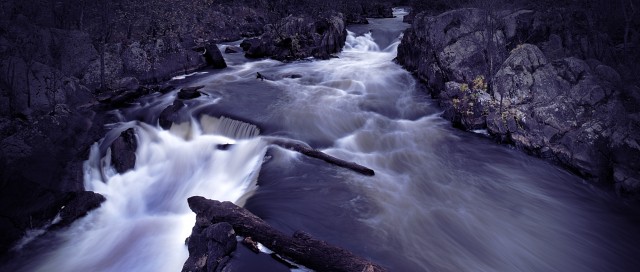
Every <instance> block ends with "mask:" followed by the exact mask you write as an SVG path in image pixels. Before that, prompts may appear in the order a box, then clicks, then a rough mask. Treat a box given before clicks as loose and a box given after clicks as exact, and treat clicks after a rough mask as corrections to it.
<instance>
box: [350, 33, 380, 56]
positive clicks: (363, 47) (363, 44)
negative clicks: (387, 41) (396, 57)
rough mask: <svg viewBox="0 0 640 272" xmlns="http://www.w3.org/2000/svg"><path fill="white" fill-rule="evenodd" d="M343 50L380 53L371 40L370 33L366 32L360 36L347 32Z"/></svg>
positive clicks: (376, 45)
mask: <svg viewBox="0 0 640 272" xmlns="http://www.w3.org/2000/svg"><path fill="white" fill-rule="evenodd" d="M344 50H345V51H347V50H353V51H380V47H379V46H378V44H377V43H376V42H375V41H374V40H373V37H372V36H371V32H367V33H365V34H364V35H362V36H356V34H355V33H353V32H351V31H348V30H347V40H346V41H345V45H344Z"/></svg>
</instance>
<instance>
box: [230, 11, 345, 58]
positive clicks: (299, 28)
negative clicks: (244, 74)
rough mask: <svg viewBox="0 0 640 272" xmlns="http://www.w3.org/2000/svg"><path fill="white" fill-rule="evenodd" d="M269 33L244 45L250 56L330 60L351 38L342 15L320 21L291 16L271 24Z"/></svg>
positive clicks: (331, 15)
mask: <svg viewBox="0 0 640 272" xmlns="http://www.w3.org/2000/svg"><path fill="white" fill-rule="evenodd" d="M265 30H266V31H265V33H264V34H263V35H262V36H261V37H260V38H254V39H248V40H245V41H244V42H243V43H242V44H241V47H242V48H243V49H244V50H245V51H246V54H245V55H246V56H247V57H249V58H260V57H271V58H273V59H277V60H295V59H302V58H307V57H315V58H320V59H327V58H329V57H330V56H331V54H334V53H337V52H339V51H340V50H341V49H342V47H343V46H344V43H345V40H346V37H347V32H346V27H345V19H344V17H343V16H342V14H329V15H324V16H320V18H316V19H314V18H312V17H311V16H308V15H301V16H288V17H286V18H283V19H281V20H280V21H279V22H278V23H276V24H272V25H267V26H266V27H265Z"/></svg>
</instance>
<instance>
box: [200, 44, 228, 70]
mask: <svg viewBox="0 0 640 272" xmlns="http://www.w3.org/2000/svg"><path fill="white" fill-rule="evenodd" d="M203 56H204V59H205V61H206V63H207V65H209V66H211V67H213V68H216V69H222V68H227V63H226V62H225V61H224V57H222V53H220V49H219V48H218V46H217V45H215V44H211V45H207V46H206V47H205V52H204V54H203Z"/></svg>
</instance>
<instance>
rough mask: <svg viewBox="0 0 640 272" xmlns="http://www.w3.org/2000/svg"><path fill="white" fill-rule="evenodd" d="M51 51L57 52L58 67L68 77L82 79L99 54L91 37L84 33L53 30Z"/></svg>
mask: <svg viewBox="0 0 640 272" xmlns="http://www.w3.org/2000/svg"><path fill="white" fill-rule="evenodd" d="M51 38H52V44H51V45H50V46H51V49H50V50H51V51H53V52H57V55H56V56H55V57H56V61H57V62H58V63H57V65H56V67H57V68H58V69H59V70H60V71H63V72H64V73H65V74H66V75H68V76H74V77H81V76H82V74H83V73H84V71H85V70H86V69H87V67H88V66H89V64H90V63H91V61H93V60H96V59H98V52H97V51H96V49H95V48H94V47H93V45H92V41H91V37H90V36H89V34H88V33H86V32H82V31H73V30H62V29H51Z"/></svg>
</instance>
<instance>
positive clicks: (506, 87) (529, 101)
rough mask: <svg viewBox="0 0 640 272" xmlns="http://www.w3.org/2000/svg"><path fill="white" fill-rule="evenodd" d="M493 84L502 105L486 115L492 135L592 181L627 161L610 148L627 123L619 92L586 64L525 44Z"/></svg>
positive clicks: (639, 150)
mask: <svg viewBox="0 0 640 272" xmlns="http://www.w3.org/2000/svg"><path fill="white" fill-rule="evenodd" d="M494 82H495V88H494V92H493V98H494V100H495V101H496V104H497V105H498V106H497V109H496V110H494V111H492V112H490V113H489V116H488V117H487V127H488V129H489V131H490V133H492V134H495V135H499V136H500V137H503V138H506V140H507V141H509V142H512V143H514V144H515V145H516V146H519V147H521V148H523V149H525V150H527V151H530V152H531V153H533V154H537V155H539V156H542V157H548V158H552V159H553V160H555V161H558V162H560V163H562V164H564V165H566V166H569V167H570V168H572V169H573V170H575V171H577V172H578V173H580V174H581V175H583V176H585V177H588V178H594V179H597V180H607V179H610V178H611V174H612V173H611V171H612V165H611V164H614V163H625V162H615V161H612V158H613V155H614V154H613V153H612V150H611V146H612V145H613V142H612V138H611V136H612V135H613V134H614V133H617V132H616V130H617V128H619V126H620V125H621V124H623V123H624V122H626V121H625V119H626V116H625V110H624V108H623V107H622V104H621V103H620V100H619V99H618V96H619V93H618V92H617V91H616V90H615V89H614V85H612V84H610V82H608V81H607V80H606V79H605V78H601V77H600V76H598V75H597V74H596V73H595V72H594V71H593V70H592V69H591V67H589V65H588V64H587V63H586V62H585V61H583V60H580V59H577V58H565V59H561V60H556V61H553V62H549V61H548V60H547V59H546V58H545V56H544V54H543V53H542V51H541V50H540V49H538V48H537V47H536V46H534V45H529V44H525V45H522V46H520V47H518V48H516V49H515V50H514V51H513V52H512V54H511V56H509V58H508V59H507V61H505V63H504V64H503V65H502V67H501V69H500V70H499V71H498V73H497V74H496V76H495V78H494ZM500 105H501V106H502V107H501V109H500ZM629 148H630V149H629V150H628V151H627V152H634V151H633V149H634V148H632V147H631V146H629ZM635 153H637V154H640V149H637V148H636V151H635ZM628 189H632V188H628Z"/></svg>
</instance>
